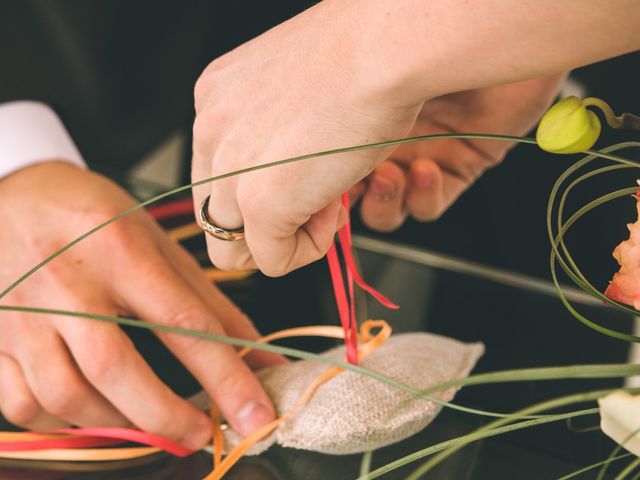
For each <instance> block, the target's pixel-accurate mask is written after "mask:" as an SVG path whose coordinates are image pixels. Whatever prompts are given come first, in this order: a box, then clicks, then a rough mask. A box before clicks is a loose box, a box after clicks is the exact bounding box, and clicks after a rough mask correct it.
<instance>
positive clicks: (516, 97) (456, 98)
mask: <svg viewBox="0 0 640 480" xmlns="http://www.w3.org/2000/svg"><path fill="white" fill-rule="evenodd" d="M563 79H564V75H556V76H553V77H545V78H540V79H536V80H530V81H526V82H520V83H514V84H509V85H501V86H497V87H491V88H483V89H479V90H471V91H467V92H460V93H455V94H451V95H446V96H444V97H439V98H435V99H433V100H431V101H429V102H426V103H425V105H424V107H423V108H422V110H421V112H420V115H419V116H418V119H417V121H416V124H415V126H414V127H413V130H412V132H411V134H410V136H418V135H430V134H436V133H494V134H506V135H523V134H525V133H526V132H528V131H529V130H530V129H531V128H532V127H533V125H534V124H535V122H536V121H537V120H538V119H539V118H540V116H541V115H542V114H543V113H544V111H545V110H546V108H547V107H548V106H549V104H550V103H551V101H552V100H553V98H554V97H555V96H556V94H557V92H558V88H559V86H560V83H561V82H562V80H563ZM512 147H513V144H512V143H508V142H503V141H495V140H476V139H452V140H430V141H425V142H418V143H410V144H406V145H402V146H400V147H399V148H398V149H397V150H396V151H395V152H393V153H392V154H391V156H390V157H389V159H388V160H387V161H385V162H384V163H383V164H381V165H380V166H378V167H377V168H376V170H375V172H374V173H372V174H371V175H370V176H369V177H368V178H367V179H365V180H363V181H362V182H360V183H359V184H358V185H356V186H355V187H354V188H353V189H352V190H351V192H350V193H351V197H352V200H355V199H356V198H358V197H360V196H362V203H361V207H360V211H361V215H362V219H363V221H364V222H365V223H366V224H367V225H368V226H369V227H371V228H373V229H375V230H380V231H391V230H394V229H396V228H398V227H399V226H400V225H402V223H403V222H404V221H405V219H406V218H407V215H411V216H412V217H413V218H415V219H416V220H419V221H432V220H435V219H437V218H438V217H440V215H442V214H443V213H444V212H445V211H446V209H447V208H449V206H451V204H452V203H453V202H454V201H455V200H456V199H457V198H458V197H459V196H460V195H461V194H462V193H463V192H464V191H465V190H466V189H467V188H468V187H469V186H470V185H471V184H472V183H473V182H474V181H475V180H477V179H478V177H480V175H482V173H483V172H484V171H485V170H487V169H488V168H491V167H493V166H495V165H497V164H498V163H500V161H501V160H502V159H503V158H504V156H505V155H506V154H507V152H508V150H509V149H510V148H512Z"/></svg>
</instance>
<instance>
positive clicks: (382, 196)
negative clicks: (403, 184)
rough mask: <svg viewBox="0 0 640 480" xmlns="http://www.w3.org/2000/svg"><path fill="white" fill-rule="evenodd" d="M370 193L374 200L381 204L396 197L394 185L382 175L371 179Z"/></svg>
mask: <svg viewBox="0 0 640 480" xmlns="http://www.w3.org/2000/svg"><path fill="white" fill-rule="evenodd" d="M370 188H371V193H373V195H374V196H375V197H376V200H381V201H383V202H386V201H389V200H392V199H393V197H395V196H396V192H397V189H396V184H395V183H393V182H392V181H391V180H389V179H388V178H386V177H383V176H382V175H374V176H373V178H372V179H371V185H370Z"/></svg>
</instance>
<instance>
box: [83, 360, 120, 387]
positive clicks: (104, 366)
mask: <svg viewBox="0 0 640 480" xmlns="http://www.w3.org/2000/svg"><path fill="white" fill-rule="evenodd" d="M112 358H114V357H112V356H105V355H103V354H100V353H98V354H96V355H93V356H92V359H91V361H90V362H87V364H86V365H84V366H83V371H84V374H85V375H86V376H87V378H88V379H89V380H90V381H91V382H92V383H94V384H98V385H100V384H105V383H108V382H109V379H111V378H113V376H114V375H117V371H116V370H117V369H116V368H115V367H114V365H115V364H114V362H113V361H112Z"/></svg>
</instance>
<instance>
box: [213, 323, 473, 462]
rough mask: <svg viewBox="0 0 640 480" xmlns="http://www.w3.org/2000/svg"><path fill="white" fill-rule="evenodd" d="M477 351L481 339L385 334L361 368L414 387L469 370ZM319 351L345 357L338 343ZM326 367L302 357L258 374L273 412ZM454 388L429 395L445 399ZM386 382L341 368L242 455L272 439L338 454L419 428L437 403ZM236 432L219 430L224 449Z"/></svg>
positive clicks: (286, 406)
mask: <svg viewBox="0 0 640 480" xmlns="http://www.w3.org/2000/svg"><path fill="white" fill-rule="evenodd" d="M483 352H484V346H483V345H482V344H480V343H472V344H465V343H462V342H459V341H457V340H454V339H451V338H447V337H443V336H440V335H433V334H428V333H405V334H398V335H392V336H391V338H389V339H388V340H387V341H386V343H385V344H384V345H382V346H381V347H380V348H379V349H378V350H376V351H375V352H373V353H371V354H370V355H369V356H368V357H366V358H365V359H364V360H363V361H362V362H361V365H362V366H363V367H366V368H368V369H370V370H373V371H375V372H379V373H381V374H383V375H385V376H387V377H390V378H392V379H394V380H396V381H398V382H401V383H404V384H406V385H409V386H411V387H413V388H415V389H418V390H421V389H425V388H428V387H431V386H433V385H436V384H439V383H442V382H445V381H447V380H451V379H455V378H462V377H465V376H467V375H468V374H469V372H470V371H471V370H472V368H473V367H474V365H475V364H476V362H477V360H478V359H479V358H480V356H481V355H482V354H483ZM323 356H326V357H329V358H334V359H344V357H345V348H344V346H341V347H337V348H334V349H332V350H329V351H327V352H325V353H324V354H323ZM328 368H329V366H328V365H326V364H322V363H320V362H315V361H310V360H301V361H297V362H291V363H289V364H285V365H278V366H275V367H270V368H266V369H264V370H262V371H260V372H258V377H259V378H260V380H261V381H262V384H263V385H264V387H265V389H266V391H267V393H268V394H269V395H270V396H271V398H272V400H273V402H274V405H275V406H276V409H277V411H278V412H279V414H280V415H282V414H285V413H286V412H288V411H289V410H291V408H292V407H293V406H294V405H295V404H296V402H297V401H298V399H299V398H300V396H301V395H302V393H303V392H304V391H305V389H306V388H307V387H308V386H309V384H310V383H311V382H312V381H313V380H315V379H316V378H317V377H318V376H319V375H321V374H322V373H323V372H325V371H326V370H327V369H328ZM456 390H457V389H456V388H448V389H446V390H442V391H439V392H435V393H432V394H431V396H433V397H436V398H438V399H441V400H444V401H450V400H451V399H452V398H453V397H454V395H455V392H456ZM410 399H411V394H409V393H407V392H404V391H402V390H399V389H397V388H395V387H393V386H391V385H389V384H387V383H383V382H381V381H379V380H375V379H372V378H370V377H368V376H365V375H361V374H358V373H354V372H350V371H344V372H342V373H340V374H339V375H337V376H336V377H334V378H332V379H330V380H328V381H327V382H326V383H324V384H323V385H321V386H320V387H319V388H318V390H317V391H316V393H315V394H314V396H313V398H312V399H311V400H310V401H309V403H308V404H307V405H306V406H305V407H304V408H303V409H302V410H301V411H300V412H298V413H297V414H296V415H295V416H294V417H293V418H291V419H289V420H288V421H286V422H285V423H283V424H282V425H280V427H279V428H278V429H277V430H275V432H274V433H273V434H271V435H270V436H269V437H267V438H266V439H264V440H262V441H261V442H259V443H258V444H256V445H254V446H253V447H252V449H251V450H250V451H249V452H247V454H249V455H252V454H253V455H256V454H259V453H261V452H263V451H265V450H266V449H268V448H269V447H270V446H271V445H273V444H274V443H278V444H280V445H282V446H283V447H291V448H299V449H303V450H312V451H316V452H322V453H328V454H334V455H344V454H351V453H360V452H364V451H367V450H370V449H376V448H380V447H383V446H385V445H389V444H392V443H395V442H398V441H400V440H403V439H405V438H407V437H410V436H411V435H413V434H415V433H417V432H419V431H420V430H422V429H423V428H424V427H426V426H427V425H428V424H429V423H430V422H431V421H432V420H433V419H434V418H435V416H436V415H437V414H438V412H439V411H440V408H441V407H440V406H439V405H437V404H435V403H433V402H431V401H428V400H424V399H413V400H410ZM240 440H241V437H240V436H239V435H238V434H237V433H236V432H234V431H233V430H227V431H225V443H226V445H225V447H226V449H227V450H229V449H231V448H233V447H234V446H235V445H237V444H238V443H239V441H240Z"/></svg>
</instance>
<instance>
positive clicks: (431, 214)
mask: <svg viewBox="0 0 640 480" xmlns="http://www.w3.org/2000/svg"><path fill="white" fill-rule="evenodd" d="M408 177H409V180H408V183H409V186H408V188H407V195H406V199H405V202H406V206H407V210H409V213H410V214H411V216H412V217H413V218H415V219H416V220H418V221H420V222H430V221H433V220H436V219H438V218H439V217H440V215H442V213H443V212H444V211H445V208H446V202H445V198H444V193H443V188H444V177H443V173H442V170H440V167H439V166H438V164H437V163H436V162H434V161H433V160H430V159H418V160H414V161H413V162H412V163H411V166H410V170H409V175H408Z"/></svg>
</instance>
